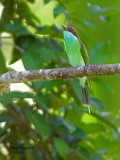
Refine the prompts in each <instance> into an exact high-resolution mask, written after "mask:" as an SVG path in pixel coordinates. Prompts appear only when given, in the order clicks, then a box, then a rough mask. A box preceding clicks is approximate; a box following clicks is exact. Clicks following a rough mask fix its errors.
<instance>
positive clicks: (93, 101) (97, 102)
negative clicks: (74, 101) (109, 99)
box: [90, 97, 105, 112]
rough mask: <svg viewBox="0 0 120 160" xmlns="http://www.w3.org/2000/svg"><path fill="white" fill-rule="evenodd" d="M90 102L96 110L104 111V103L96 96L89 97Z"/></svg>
mask: <svg viewBox="0 0 120 160" xmlns="http://www.w3.org/2000/svg"><path fill="white" fill-rule="evenodd" d="M90 104H91V105H92V106H93V107H94V108H95V109H96V110H97V111H98V112H102V111H104V108H105V104H104V103H103V102H102V101H100V100H99V99H97V98H96V97H90Z"/></svg>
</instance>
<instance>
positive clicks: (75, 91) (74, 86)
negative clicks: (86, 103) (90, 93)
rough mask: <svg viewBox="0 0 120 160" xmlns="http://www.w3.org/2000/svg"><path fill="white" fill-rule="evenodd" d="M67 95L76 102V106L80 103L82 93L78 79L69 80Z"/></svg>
mask: <svg viewBox="0 0 120 160" xmlns="http://www.w3.org/2000/svg"><path fill="white" fill-rule="evenodd" d="M67 83H68V85H69V86H68V88H69V93H70V94H71V96H72V97H74V99H75V100H76V102H77V104H81V102H82V92H81V87H80V81H79V79H70V80H69V81H68V82H67Z"/></svg>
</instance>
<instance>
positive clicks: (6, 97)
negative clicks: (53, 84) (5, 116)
mask: <svg viewBox="0 0 120 160" xmlns="http://www.w3.org/2000/svg"><path fill="white" fill-rule="evenodd" d="M24 98H32V99H33V100H34V101H35V102H36V103H37V104H38V105H40V106H41V107H42V108H44V109H45V110H46V111H47V109H48V108H47V106H46V104H45V103H44V101H43V100H42V99H41V97H40V96H37V95H34V94H33V93H30V92H17V91H16V92H15V91H14V92H10V93H8V94H6V93H4V94H3V95H2V96H0V102H1V103H2V104H3V105H7V104H9V103H11V102H12V101H13V99H16V100H17V99H24Z"/></svg>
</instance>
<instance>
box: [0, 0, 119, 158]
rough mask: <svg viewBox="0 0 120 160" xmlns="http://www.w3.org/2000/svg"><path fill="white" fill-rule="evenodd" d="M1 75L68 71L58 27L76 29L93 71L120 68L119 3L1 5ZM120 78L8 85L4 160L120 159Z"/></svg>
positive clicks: (0, 134) (2, 111)
mask: <svg viewBox="0 0 120 160" xmlns="http://www.w3.org/2000/svg"><path fill="white" fill-rule="evenodd" d="M0 13H1V16H0V17H1V18H0V34H1V36H0V74H3V73H5V72H7V71H9V70H14V71H15V70H19V71H20V70H34V69H40V68H44V69H49V68H60V67H70V65H69V62H68V59H67V57H66V54H65V49H64V43H63V33H62V27H61V24H65V25H66V26H68V25H71V26H73V27H75V28H76V29H77V31H78V33H79V37H80V39H81V40H82V41H83V43H84V44H85V45H86V48H87V50H88V53H89V58H90V64H109V63H119V61H120V44H119V42H120V36H119V35H120V1H119V0H109V1H106V0H96V1H95V0H74V1H73V0H69V1H68V0H51V1H50V0H44V1H43V0H24V1H23V0H1V1H0ZM119 82H120V75H112V76H102V77H96V78H91V87H89V88H90V89H89V92H90V104H91V114H88V110H87V108H85V107H83V106H82V104H81V99H82V98H81V88H80V84H79V80H78V79H65V80H52V81H47V82H45V81H39V82H32V83H26V84H22V85H21V84H14V85H11V92H10V93H8V94H6V93H3V95H2V96H0V102H1V104H0V159H2V160H9V159H10V160H11V159H12V160H20V159H26V160H38V159H42V160H62V159H65V160H119V159H120V135H119V134H120V109H119V106H120V98H119V94H120V83H119ZM31 146H32V148H31Z"/></svg>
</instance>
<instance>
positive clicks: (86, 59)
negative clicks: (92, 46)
mask: <svg viewBox="0 0 120 160" xmlns="http://www.w3.org/2000/svg"><path fill="white" fill-rule="evenodd" d="M80 44H81V49H80V50H81V53H82V57H83V59H84V62H85V64H89V57H88V52H87V49H86V47H85V45H84V44H83V43H82V42H81V41H80Z"/></svg>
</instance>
